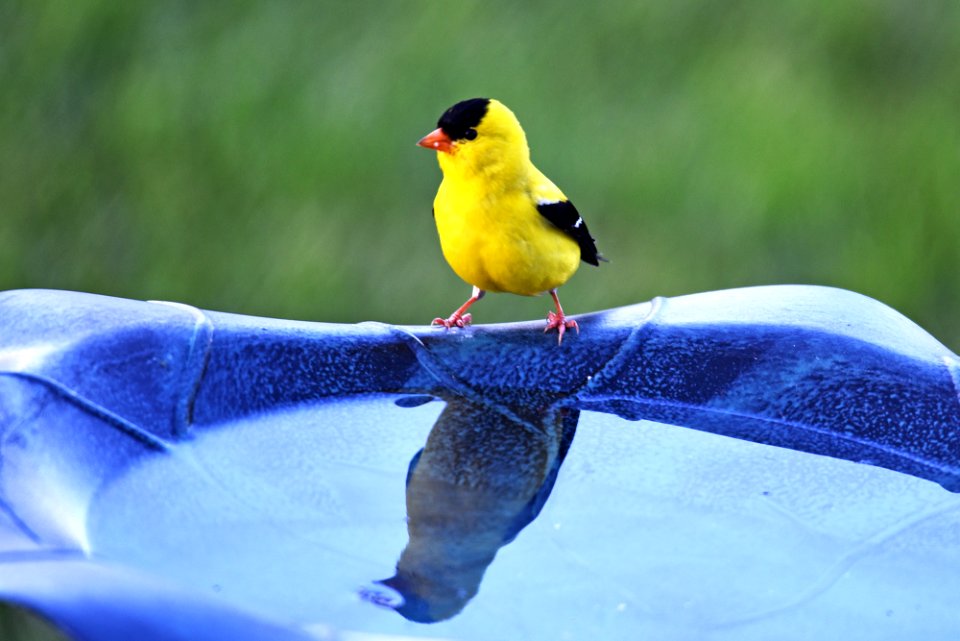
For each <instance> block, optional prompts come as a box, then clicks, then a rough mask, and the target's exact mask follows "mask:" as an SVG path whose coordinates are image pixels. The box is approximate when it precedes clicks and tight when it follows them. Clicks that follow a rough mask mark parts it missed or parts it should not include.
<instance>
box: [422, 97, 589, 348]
mask: <svg viewBox="0 0 960 641" xmlns="http://www.w3.org/2000/svg"><path fill="white" fill-rule="evenodd" d="M417 144H418V145H420V146H421V147H426V148H427V149H434V150H436V151H437V160H438V162H439V163H440V169H441V171H442V172H443V180H442V181H441V183H440V188H439V190H438V191H437V196H436V198H435V199H434V201H433V216H434V221H435V222H436V225H437V232H438V234H439V236H440V247H441V249H442V250H443V256H444V258H446V259H447V262H448V263H449V264H450V267H452V268H453V271H454V272H456V274H457V275H458V276H459V277H460V278H462V279H463V280H465V281H466V282H467V283H469V284H470V285H473V293H472V295H471V296H470V298H469V299H468V300H467V302H465V303H464V304H463V305H461V306H460V308H459V309H457V311H455V312H453V314H451V315H450V317H449V318H435V319H434V320H433V324H434V325H443V326H444V327H447V328H450V327H464V326H465V325H468V324H469V323H470V320H471V316H470V314H468V313H466V312H467V309H469V308H470V306H471V305H473V304H474V303H475V302H477V301H478V300H480V299H481V298H483V296H484V294H486V293H487V292H510V293H511V294H520V295H523V296H535V295H538V294H543V293H545V292H549V293H550V296H552V297H553V302H554V304H555V305H556V308H557V310H556V312H550V313H549V314H548V315H547V326H546V328H545V329H544V331H545V332H546V331H550V330H552V329H556V330H557V333H558V342H562V341H563V333H564V331H566V330H567V329H574V330H576V331H577V332H578V333H579V331H580V328H579V327H578V326H577V321H575V320H572V319H567V317H566V316H565V315H564V313H563V308H562V307H560V299H559V298H558V297H557V288H558V287H560V286H561V285H563V284H564V283H565V282H567V281H568V280H569V279H570V277H571V276H573V273H574V272H575V271H577V267H578V266H579V264H580V261H581V260H583V261H584V262H587V263H590V264H591V265H599V264H600V261H601V260H604V261H605V260H606V259H605V258H604V257H603V256H602V255H601V254H600V253H598V252H597V247H596V245H595V244H594V241H593V238H592V237H591V236H590V232H589V231H588V230H587V225H586V223H585V222H583V218H581V217H580V214H579V213H578V212H577V209H576V207H574V206H573V204H572V203H571V202H570V201H569V200H567V197H566V196H564V195H563V192H562V191H560V189H559V188H558V187H557V186H556V185H554V184H553V183H552V182H551V181H550V179H549V178H547V177H546V176H544V175H543V174H542V173H541V172H540V170H538V169H537V168H536V167H534V166H533V163H532V162H530V148H529V147H528V146H527V137H526V134H524V132H523V129H522V128H521V127H520V122H519V121H518V120H517V117H516V116H515V115H514V114H513V112H512V111H510V109H508V108H507V107H506V106H505V105H504V104H503V103H501V102H499V101H497V100H493V99H489V98H473V99H471V100H464V101H462V102H458V103H457V104H455V105H453V106H452V107H450V108H449V109H447V110H446V111H445V112H444V113H443V115H442V116H440V120H439V121H438V122H437V129H435V130H434V131H431V132H430V133H429V134H427V135H426V136H424V137H423V138H421V139H420V141H419V142H417Z"/></svg>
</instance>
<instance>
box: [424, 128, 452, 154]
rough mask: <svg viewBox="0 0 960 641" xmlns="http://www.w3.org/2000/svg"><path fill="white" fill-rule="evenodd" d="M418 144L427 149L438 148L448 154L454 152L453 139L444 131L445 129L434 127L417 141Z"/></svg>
mask: <svg viewBox="0 0 960 641" xmlns="http://www.w3.org/2000/svg"><path fill="white" fill-rule="evenodd" d="M417 144H418V145H420V146H421V147H426V148H427V149H436V150H437V151H442V152H444V153H446V154H451V153H453V141H452V140H450V136H448V135H447V134H445V133H443V129H434V130H433V131H431V132H430V133H428V134H427V135H426V136H424V137H423V138H421V139H420V140H418V141H417Z"/></svg>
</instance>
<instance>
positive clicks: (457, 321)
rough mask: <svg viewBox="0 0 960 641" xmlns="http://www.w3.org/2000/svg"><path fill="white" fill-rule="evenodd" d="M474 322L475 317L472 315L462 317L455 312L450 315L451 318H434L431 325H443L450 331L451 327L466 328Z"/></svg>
mask: <svg viewBox="0 0 960 641" xmlns="http://www.w3.org/2000/svg"><path fill="white" fill-rule="evenodd" d="M472 320H473V316H471V315H470V314H464V315H463V316H461V315H460V314H457V313H456V312H454V313H453V314H451V315H450V318H441V317H440V316H438V317H437V318H434V319H433V322H432V323H430V324H431V325H443V326H444V327H446V328H447V329H450V328H451V327H466V326H467V325H469V324H470V321H472Z"/></svg>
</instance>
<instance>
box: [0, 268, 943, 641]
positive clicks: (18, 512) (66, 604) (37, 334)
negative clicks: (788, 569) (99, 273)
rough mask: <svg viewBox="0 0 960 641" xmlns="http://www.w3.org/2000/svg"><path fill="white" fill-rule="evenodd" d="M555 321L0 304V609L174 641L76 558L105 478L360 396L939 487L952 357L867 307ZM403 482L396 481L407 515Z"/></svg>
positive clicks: (758, 300)
mask: <svg viewBox="0 0 960 641" xmlns="http://www.w3.org/2000/svg"><path fill="white" fill-rule="evenodd" d="M577 320H578V322H579V324H580V328H581V332H580V335H579V336H577V335H575V334H568V335H567V336H566V337H565V340H564V342H563V345H561V346H558V345H557V343H556V337H555V336H552V335H544V334H542V333H541V332H540V331H538V330H539V328H540V327H541V324H540V323H516V324H509V325H498V326H479V327H471V328H468V329H466V330H461V331H456V330H450V331H447V330H442V329H436V328H430V327H401V326H391V325H386V324H381V323H361V324H358V325H334V324H325V323H308V322H296V321H284V320H273V319H265V318H254V317H247V316H238V315H233V314H226V313H218V312H208V311H201V310H198V309H195V308H192V307H189V306H186V305H180V304H175V303H163V302H137V301H129V300H122V299H116V298H108V297H103V296H95V295H90V294H82V293H73V292H62V291H46V290H24V291H10V292H3V293H0V595H3V596H5V598H6V599H8V600H11V601H14V602H20V603H24V604H26V605H28V606H30V607H33V608H35V609H37V610H39V611H41V612H42V613H44V614H45V615H47V616H48V617H50V618H51V619H52V620H54V621H56V622H58V623H61V624H63V625H66V626H69V627H71V629H73V630H77V631H78V632H77V638H84V639H103V640H105V641H106V640H112V639H120V638H134V637H133V636H130V635H132V634H135V635H140V636H137V637H136V638H143V639H154V638H156V639H159V638H180V637H173V636H170V634H171V632H170V630H171V626H173V627H176V626H177V625H179V624H182V626H184V627H185V628H187V629H189V628H190V626H191V625H195V622H196V620H197V619H196V617H198V616H201V614H202V611H203V609H204V608H206V607H207V605H204V604H202V603H201V604H200V605H197V604H191V605H189V607H187V606H186V605H184V604H185V603H186V601H185V600H184V597H180V596H178V597H176V598H173V597H171V598H172V600H173V602H176V603H178V604H179V605H178V606H176V607H173V608H172V610H170V611H165V612H164V613H163V616H164V617H167V618H166V619H164V620H165V621H167V622H168V623H169V625H165V624H161V623H158V621H159V620H158V619H156V616H154V614H155V613H154V614H151V613H150V611H149V608H146V610H144V613H143V617H141V618H139V619H138V618H137V617H136V616H128V617H126V618H122V620H121V619H118V621H121V622H120V623H117V622H116V621H112V620H111V618H110V616H111V615H110V614H109V613H110V612H113V614H116V613H118V612H121V611H124V608H126V609H127V611H129V609H130V608H133V609H134V610H136V609H137V608H138V607H142V605H141V606H138V605H136V604H137V603H141V604H142V603H143V602H145V601H149V598H148V596H144V595H149V594H152V592H151V591H158V593H162V594H174V593H175V592H176V590H175V589H174V588H171V587H170V586H167V585H161V584H156V583H155V582H154V580H153V579H151V578H150V577H144V576H142V575H140V574H137V573H136V572H135V571H132V570H129V569H126V568H116V567H112V566H110V564H109V563H107V564H106V565H103V564H100V565H97V567H88V566H87V565H85V564H86V561H85V559H87V558H88V557H89V555H90V554H94V556H96V553H97V551H98V550H96V549H90V548H91V543H90V541H89V536H88V534H87V533H86V531H85V528H86V527H87V512H88V509H89V506H90V505H91V503H92V502H93V501H94V499H95V497H96V495H97V493H98V492H100V491H101V488H102V487H103V486H104V483H105V481H106V480H108V479H110V478H112V477H113V476H115V475H117V474H119V473H121V472H122V471H124V470H127V469H130V468H131V466H134V465H138V464H139V462H144V461H151V460H154V459H155V457H158V456H165V455H168V453H170V452H172V451H175V450H177V448H178V447H180V444H185V443H190V442H192V441H193V440H195V439H201V438H203V436H204V434H207V433H213V432H216V431H217V430H221V429H222V428H223V426H225V425H230V424H233V423H235V422H237V421H245V420H259V418H260V417H264V416H269V415H270V414H271V413H277V412H287V411H295V410H297V408H302V407H312V406H316V405H317V404H322V403H324V402H325V401H327V400H334V399H341V398H354V397H358V396H361V397H362V396H365V395H383V394H390V395H399V397H400V398H401V401H400V404H401V405H403V404H404V403H405V402H406V403H407V405H409V406H411V407H412V406H414V405H417V404H418V403H419V401H418V400H417V399H418V398H419V397H420V396H422V397H423V399H424V400H429V399H431V398H447V399H449V398H453V397H455V398H462V399H465V401H466V402H467V403H468V404H477V405H480V406H484V407H486V406H489V407H494V408H497V411H498V412H500V413H501V414H502V415H503V416H506V417H508V418H509V417H512V418H510V420H511V421H514V420H515V422H517V423H518V424H521V425H524V426H526V428H529V429H531V430H533V431H534V432H536V431H537V430H540V429H542V425H541V424H540V423H539V422H538V419H537V418H536V417H534V418H530V417H529V416H528V413H529V412H531V411H532V412H534V414H536V412H540V413H541V414H542V413H543V412H547V411H548V410H551V408H553V409H558V410H562V411H569V410H592V411H597V412H604V413H610V414H615V415H617V416H619V417H623V418H627V419H630V420H638V419H646V420H651V421H657V422H660V423H667V424H671V425H677V426H681V427H686V428H693V429H695V430H700V431H704V432H711V433H714V434H718V435H722V436H726V437H733V438H736V439H740V440H743V441H749V442H753V443H759V444H765V445H772V446H776V447H779V448H784V449H785V450H795V451H802V452H809V453H813V454H817V455H821V456H825V457H831V458H835V459H844V460H847V461H853V462H856V463H864V464H868V465H872V466H878V467H882V468H886V469H889V470H894V471H896V472H899V473H902V474H906V475H910V476H913V477H917V478H921V479H927V480H929V481H933V482H935V483H938V484H940V485H941V486H942V487H944V488H946V489H948V490H950V491H952V492H957V491H960V359H958V357H957V356H956V355H955V354H953V353H952V352H951V351H949V350H948V349H947V348H946V347H944V346H943V345H942V344H940V343H939V342H937V341H936V340H935V339H934V338H933V337H931V336H930V335H929V334H927V333H926V332H924V331H923V330H922V329H921V328H919V327H918V326H917V325H915V324H914V323H912V322H911V321H909V320H908V319H906V318H905V317H903V316H902V315H900V314H899V313H897V312H895V311H894V310H891V309H890V308H889V307H887V306H885V305H882V304H881V303H878V302H877V301H874V300H872V299H869V298H866V297H863V296H860V295H857V294H854V293H851V292H847V291H843V290H837V289H830V288H821V287H807V286H777V287H758V288H749V289H740V290H729V291H722V292H712V293H706V294H697V295H691V296H684V297H679V298H672V299H656V300H654V301H652V302H649V303H642V304H638V305H633V306H629V307H624V308H619V309H614V310H609V311H606V312H599V313H595V314H589V315H585V316H581V317H578V318H577ZM403 398H409V399H410V400H409V401H403ZM574 422H575V421H574ZM526 428H525V429H526ZM440 433H441V431H439V430H436V429H435V434H440ZM431 438H434V439H437V438H440V437H438V436H434V437H431ZM445 438H447V439H448V440H450V439H453V438H455V437H453V436H447V437H445ZM565 443H566V444H565V445H564V446H563V448H562V452H564V453H565V451H566V447H567V445H569V440H567V441H565ZM550 447H552V448H553V449H552V450H550V451H552V452H553V454H550V457H548V458H547V459H544V460H546V461H547V462H546V463H545V465H546V468H538V469H539V470H540V471H538V472H537V473H536V474H534V475H533V476H529V475H528V476H527V477H526V480H525V483H527V484H528V487H527V489H526V490H524V493H523V494H522V500H521V499H518V501H519V502H518V503H517V505H518V506H519V507H517V508H516V509H518V510H520V511H519V512H518V513H517V514H504V515H502V516H500V517H498V518H499V519H500V522H502V523H503V524H505V525H503V526H502V527H503V528H506V529H504V530H503V531H502V532H501V533H500V534H497V536H496V545H495V546H494V547H493V548H491V549H490V550H489V554H487V553H484V554H485V555H486V556H488V557H489V559H488V560H487V561H486V562H487V563H489V560H492V558H493V555H494V554H495V553H496V550H497V549H498V548H499V546H501V545H504V544H505V543H506V542H509V541H510V540H512V539H513V537H515V536H516V533H517V532H518V531H519V530H520V529H522V528H523V527H525V526H526V525H527V524H528V523H529V522H530V521H531V520H532V519H533V518H535V517H536V515H537V513H539V511H540V509H541V508H542V506H543V502H544V501H545V500H546V497H547V495H549V493H550V489H551V488H552V486H553V482H554V480H555V478H556V474H557V468H558V467H559V463H560V462H562V458H563V456H562V455H561V456H560V457H559V459H558V458H557V454H556V451H555V450H556V444H555V443H554V444H553V445H551V446H550ZM548 449H549V448H548ZM454 450H455V448H454ZM427 451H428V452H433V453H432V454H430V456H431V457H433V459H432V460H441V459H442V456H441V455H440V454H436V453H435V452H436V451H441V453H442V452H443V450H437V449H436V447H434V449H430V448H429V447H428V450H427ZM450 451H453V450H450ZM545 451H546V450H545ZM518 452H519V453H518ZM523 452H524V451H523V450H516V449H514V451H512V453H511V454H510V456H511V457H514V459H516V458H517V457H521V458H522V456H523ZM418 456H419V455H418ZM437 457H440V458H437ZM551 457H552V458H551ZM551 461H552V462H551ZM444 465H446V464H444ZM441 467H443V466H441ZM544 470H546V471H544ZM544 475H546V476H544ZM419 478H420V477H418V476H416V475H415V474H414V466H411V471H410V472H409V473H408V477H407V483H408V487H407V490H408V502H409V501H410V500H411V498H410V497H411V494H410V492H413V491H414V490H413V488H412V486H411V479H413V482H414V484H417V483H422V482H421V481H419V480H417V479H419ZM530 479H533V480H530ZM545 479H546V480H545ZM530 483H532V485H530ZM541 484H542V485H541ZM538 488H539V489H538ZM158 491H161V492H162V488H161V489H159V490H158ZM413 538H414V534H413V533H411V544H410V545H413ZM93 547H94V548H95V547H96V546H93ZM52 558H58V559H61V560H62V561H63V564H58V563H52V562H51V561H50V559H52ZM26 560H29V563H27V562H26ZM5 564H6V565H5ZM397 571H398V573H399V572H401V570H400V568H399V567H398V570H397ZM44 572H49V577H51V578H50V580H51V581H54V583H56V582H57V581H59V579H55V577H58V576H60V575H61V574H62V575H63V576H66V577H74V578H65V579H63V581H64V583H63V584H62V585H64V586H66V585H75V586H76V585H82V584H84V582H87V581H90V582H91V583H90V585H101V583H102V584H103V585H108V587H107V588H104V589H105V590H106V592H103V591H99V589H98V590H90V591H89V593H85V592H84V591H83V590H80V589H77V590H73V589H66V588H64V589H63V590H61V589H59V588H58V589H51V585H52V584H51V583H50V582H49V581H48V582H44V581H43V580H40V579H38V578H37V577H38V576H40V575H43V573H44ZM38 573H39V574H38ZM481 575H482V571H481ZM398 576H399V575H398ZM104 577H107V578H104ZM476 580H477V581H479V578H477V579H476ZM71 582H72V583H71ZM104 582H105V583H104ZM109 586H112V587H109ZM130 586H133V587H130ZM474 591H475V590H474ZM114 593H116V595H117V597H116V600H114V601H111V600H110V599H112V598H113V597H112V596H110V595H112V594H114ZM105 594H106V595H107V596H104V595H105ZM108 596H109V597H110V598H108ZM407 598H408V601H409V600H410V599H411V597H410V596H408V597H407ZM467 598H469V597H467ZM409 602H411V603H412V602H413V601H409ZM464 602H465V601H464ZM131 603H132V605H131ZM463 605H464V603H457V604H455V607H454V606H450V608H452V611H453V610H457V608H462V607H463ZM209 607H210V608H212V609H211V612H214V611H215V614H216V616H218V617H219V616H223V617H227V618H228V619H229V618H230V617H233V616H234V615H235V616H236V617H237V618H235V619H230V620H231V621H234V623H232V624H230V625H229V626H227V625H226V624H225V627H224V628H223V630H224V632H223V634H220V633H217V634H212V633H211V634H212V636H207V637H205V638H224V639H226V638H230V639H255V638H256V639H259V638H300V637H301V636H302V634H303V633H302V630H300V629H299V628H289V629H286V628H284V627H283V625H282V624H280V623H275V622H270V621H265V620H259V619H258V621H259V623H257V624H256V625H251V626H248V627H247V628H244V627H243V625H242V621H243V620H244V617H247V616H253V615H248V614H245V613H242V612H239V611H238V612H236V613H232V611H229V612H227V614H224V613H223V612H224V611H225V610H222V608H221V607H220V606H219V605H210V606H209ZM178 608H179V609H178ZM104 609H106V610H104ZM422 609H424V611H426V610H429V604H427V605H424V606H423V608H422ZM105 612H107V613H106V614H105ZM171 612H173V614H171ZM176 612H181V613H182V619H183V620H182V621H181V622H180V623H179V624H178V623H177V621H176V616H177V615H176ZM198 612H200V613H201V614H198ZM85 613H87V614H85ZM92 613H97V614H96V615H94V614H92ZM157 616H159V615H157ZM211 616H213V615H211ZM417 616H426V615H423V614H422V613H421V614H419V615H417ZM451 616H452V615H451ZM191 622H192V623H191ZM237 622H240V623H237ZM234 624H236V625H234ZM124 626H127V627H124ZM231 626H233V627H231ZM237 626H239V627H237ZM277 626H279V627H277ZM242 629H246V630H247V631H248V632H249V633H248V634H246V635H244V634H239V633H238V632H237V630H242ZM81 630H82V632H80V631H81ZM278 630H286V632H284V634H288V636H287V637H282V636H278V634H279V633H278V632H277V631H278ZM227 631H229V634H228V633H227ZM258 635H259V636H258ZM183 638H194V637H190V636H185V637H183ZM384 638H386V637H384Z"/></svg>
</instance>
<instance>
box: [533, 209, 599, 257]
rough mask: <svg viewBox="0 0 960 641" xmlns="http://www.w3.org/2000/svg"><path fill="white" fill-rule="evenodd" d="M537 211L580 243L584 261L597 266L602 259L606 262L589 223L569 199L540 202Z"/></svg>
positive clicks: (581, 255)
mask: <svg viewBox="0 0 960 641" xmlns="http://www.w3.org/2000/svg"><path fill="white" fill-rule="evenodd" d="M537 211H539V212H540V213H541V214H542V215H543V217H544V218H546V219H547V220H549V221H550V222H551V223H553V224H554V225H555V226H556V227H557V228H558V229H559V230H560V231H562V232H563V233H565V234H567V235H568V236H570V238H572V239H574V240H575V241H577V244H578V245H580V259H581V260H582V261H583V262H585V263H590V264H591V265H597V266H599V265H600V261H601V260H602V261H604V262H606V260H607V259H606V258H604V257H603V255H602V254H601V253H600V252H598V251H597V246H596V245H595V244H594V242H593V236H591V235H590V231H589V230H588V229H587V223H585V222H583V218H581V217H580V212H578V211H577V208H576V207H574V206H573V203H571V202H570V201H569V200H560V201H557V202H554V203H540V204H538V205H537Z"/></svg>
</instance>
